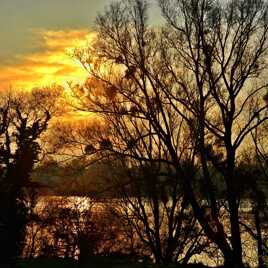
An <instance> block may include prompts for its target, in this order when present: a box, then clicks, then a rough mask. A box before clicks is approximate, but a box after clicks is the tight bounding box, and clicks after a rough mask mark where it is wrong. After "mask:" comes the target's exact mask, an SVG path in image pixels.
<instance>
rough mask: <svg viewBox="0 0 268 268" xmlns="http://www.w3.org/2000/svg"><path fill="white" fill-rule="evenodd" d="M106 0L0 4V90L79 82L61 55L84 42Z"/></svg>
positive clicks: (75, 66)
mask: <svg viewBox="0 0 268 268" xmlns="http://www.w3.org/2000/svg"><path fill="white" fill-rule="evenodd" d="M110 2H112V0H0V36H1V39H0V40H1V42H0V89H8V88H10V87H12V88H28V89H29V88H32V87H35V86H41V85H50V84H53V83H55V82H56V83H60V84H64V83H66V81H75V82H78V81H83V79H85V77H86V73H85V71H84V70H83V69H82V68H81V66H80V64H79V63H78V62H75V60H74V59H72V58H71V57H70V56H68V53H67V51H68V49H70V48H72V47H75V46H79V45H83V44H85V43H86V40H89V41H90V38H91V37H92V32H93V30H94V20H95V17H96V15H97V14H98V13H99V12H101V11H103V10H104V8H105V6H106V5H108V4H109V3H110ZM153 9H155V7H154V8H153ZM151 14H153V19H154V20H157V16H158V15H157V13H156V12H155V11H154V12H151Z"/></svg>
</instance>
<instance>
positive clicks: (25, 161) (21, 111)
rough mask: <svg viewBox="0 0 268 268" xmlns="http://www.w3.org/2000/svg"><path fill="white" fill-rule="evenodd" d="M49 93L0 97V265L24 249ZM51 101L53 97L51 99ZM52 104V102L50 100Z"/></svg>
mask: <svg viewBox="0 0 268 268" xmlns="http://www.w3.org/2000/svg"><path fill="white" fill-rule="evenodd" d="M52 96H53V94H52V91H51V92H49V90H46V89H43V90H39V89H36V90H34V91H33V92H31V93H27V92H19V91H18V92H10V93H1V103H0V106H1V108H0V112H1V113H0V121H1V123H0V125H1V133H0V148H1V155H0V175H1V188H0V191H1V205H0V222H1V226H2V228H3V231H2V232H4V233H5V237H3V241H1V244H3V245H5V248H4V250H3V251H1V262H3V263H5V262H12V263H13V264H14V263H15V262H16V258H17V257H19V256H20V255H21V253H22V249H23V246H24V244H23V243H24V234H25V226H26V223H27V221H28V216H29V210H30V209H31V204H29V201H30V200H29V199H28V197H29V196H33V194H34V191H35V188H36V185H35V183H34V182H32V181H31V171H32V169H33V167H34V166H35V164H36V163H37V162H38V160H39V155H40V152H41V147H40V144H39V141H40V137H41V135H42V134H43V133H44V132H45V131H46V129H47V126H48V122H49V120H50V119H51V114H52V106H53V105H54V104H53V105H51V106H49V105H48V103H50V102H51V101H52V102H53V99H52V98H51V97H52ZM54 97H55V96H54ZM54 100H55V98H54Z"/></svg>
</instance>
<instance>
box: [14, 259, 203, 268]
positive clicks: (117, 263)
mask: <svg viewBox="0 0 268 268" xmlns="http://www.w3.org/2000/svg"><path fill="white" fill-rule="evenodd" d="M18 267H19V268H47V267H57V268H83V267H91V268H108V267H111V268H183V267H189V268H205V267H207V266H203V265H202V264H189V265H187V266H185V265H179V264H169V265H163V264H162V265H161V264H158V265H157V264H148V263H147V264H146V263H131V262H129V261H127V260H122V259H120V258H118V259H117V258H105V257H101V258H98V257H95V258H92V259H88V261H87V262H86V263H84V264H79V263H78V262H77V261H74V260H70V259H50V260H42V259H38V260H30V261H27V262H21V263H20V264H19V265H18Z"/></svg>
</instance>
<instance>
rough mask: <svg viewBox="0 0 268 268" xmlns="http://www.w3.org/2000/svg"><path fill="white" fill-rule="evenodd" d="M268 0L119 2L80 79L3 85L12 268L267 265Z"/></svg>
mask: <svg viewBox="0 0 268 268" xmlns="http://www.w3.org/2000/svg"><path fill="white" fill-rule="evenodd" d="M267 4H268V3H267V1H264V0H227V1H216V0H159V1H158V5H159V7H160V9H161V12H162V19H164V21H165V23H163V24H161V25H158V26H152V25H150V24H149V22H148V8H149V5H148V3H147V2H146V1H142V0H130V1H118V2H115V3H113V4H111V5H110V6H109V7H108V8H107V9H106V11H105V12H104V13H103V14H100V15H99V16H98V17H97V19H96V33H97V36H96V38H95V40H94V41H93V42H92V43H91V44H90V45H89V46H88V47H86V48H77V49H74V51H73V56H74V57H75V58H76V60H79V61H80V62H81V64H82V66H83V67H84V68H85V69H86V70H87V71H88V75H89V76H88V80H87V81H86V82H85V83H84V84H82V85H74V84H72V83H70V84H69V87H70V88H69V89H68V90H67V89H65V90H63V89H62V88H60V87H57V86H54V87H51V88H43V89H34V90H33V91H31V92H28V93H27V92H8V93H7V92H4V93H3V92H1V99H0V180H1V187H0V245H1V246H2V245H4V247H3V249H1V251H0V261H1V262H2V263H3V264H2V266H3V265H4V264H5V263H9V264H10V265H9V267H12V266H15V265H21V266H22V267H23V266H24V267H30V266H31V267H34V266H35V265H36V267H44V266H46V267H47V266H49V267H52V266H54V265H55V266H57V267H60V265H62V266H63V265H64V267H68V265H74V266H72V267H75V263H76V261H75V260H77V262H78V263H77V264H79V266H80V267H92V266H93V263H95V262H96V267H101V266H103V267H113V266H114V267H180V266H181V267H187V265H188V266H189V267H191V266H190V263H191V262H194V261H196V260H197V261H202V262H203V263H210V264H213V265H214V266H220V265H224V267H228V268H244V267H247V265H250V266H258V267H267V264H268V237H267V234H268V209H267V185H268V169H267V163H268V162H267V161H268V151H267V150H268V148H267V145H268V142H267V137H268V135H267V134H268V125H267V122H268V110H267V108H268V83H267V77H268V76H267V71H268V68H267V51H268V50H267V49H268V38H267V37H268V6H267ZM66 92H67V93H66ZM64 94H65V95H64ZM63 102H65V104H64V105H63ZM76 112H83V113H82V114H83V117H82V119H80V120H78V119H77V118H75V117H74V118H73V119H72V120H71V118H70V117H71V114H74V113H76ZM86 115H87V116H86ZM63 118H65V119H66V118H68V120H63ZM57 178H61V179H60V180H58V184H57V183H56V184H53V182H55V180H57ZM53 179H54V181H53ZM44 182H45V183H44ZM59 182H60V183H59ZM45 184H46V185H45ZM52 185H54V186H55V185H57V187H55V189H51V188H53V187H51V186H52ZM45 186H46V188H45ZM49 186H50V187H49ZM47 188H50V195H51V194H54V195H56V194H58V195H59V193H60V194H61V196H56V197H55V196H54V197H53V196H48V195H47V196H45V193H46V194H47V193H48V192H47ZM71 195H72V196H73V197H71ZM74 196H76V197H74ZM96 256H101V258H97V257H96ZM107 256H109V258H107ZM111 256H121V257H120V258H119V259H120V260H122V263H117V259H112V258H111ZM123 256H125V257H124V258H123ZM59 257H60V258H62V259H61V261H60V264H57V263H58V262H59ZM125 258H126V259H127V264H125V262H123V259H125ZM70 259H73V260H70ZM21 260H22V261H21ZM140 260H141V263H139V261H140ZM53 262H55V264H54V263H53ZM132 262H133V264H131V263H132ZM19 263H20V264H19ZM98 265H99V266H98ZM0 266H1V264H0ZM2 266H1V267H2Z"/></svg>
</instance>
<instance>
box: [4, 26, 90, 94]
mask: <svg viewBox="0 0 268 268" xmlns="http://www.w3.org/2000/svg"><path fill="white" fill-rule="evenodd" d="M35 34H37V36H38V37H39V39H40V38H41V40H42V50H41V51H40V52H38V53H33V54H28V55H20V56H17V59H18V63H14V64H12V65H7V66H3V65H2V66H1V65H0V89H5V88H7V87H10V86H11V87H15V88H26V89H30V88H33V87H37V86H45V85H51V84H53V83H58V84H61V85H64V84H65V83H66V82H67V81H74V82H81V81H84V80H85V78H86V77H87V73H86V71H85V70H84V69H83V68H82V67H81V65H80V63H78V62H76V61H75V60H74V59H73V58H71V56H69V55H68V50H71V49H72V48H74V47H80V46H83V45H86V43H87V42H90V40H92V38H93V37H94V33H92V32H89V31H87V30H68V31H45V30H40V31H36V32H35Z"/></svg>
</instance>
